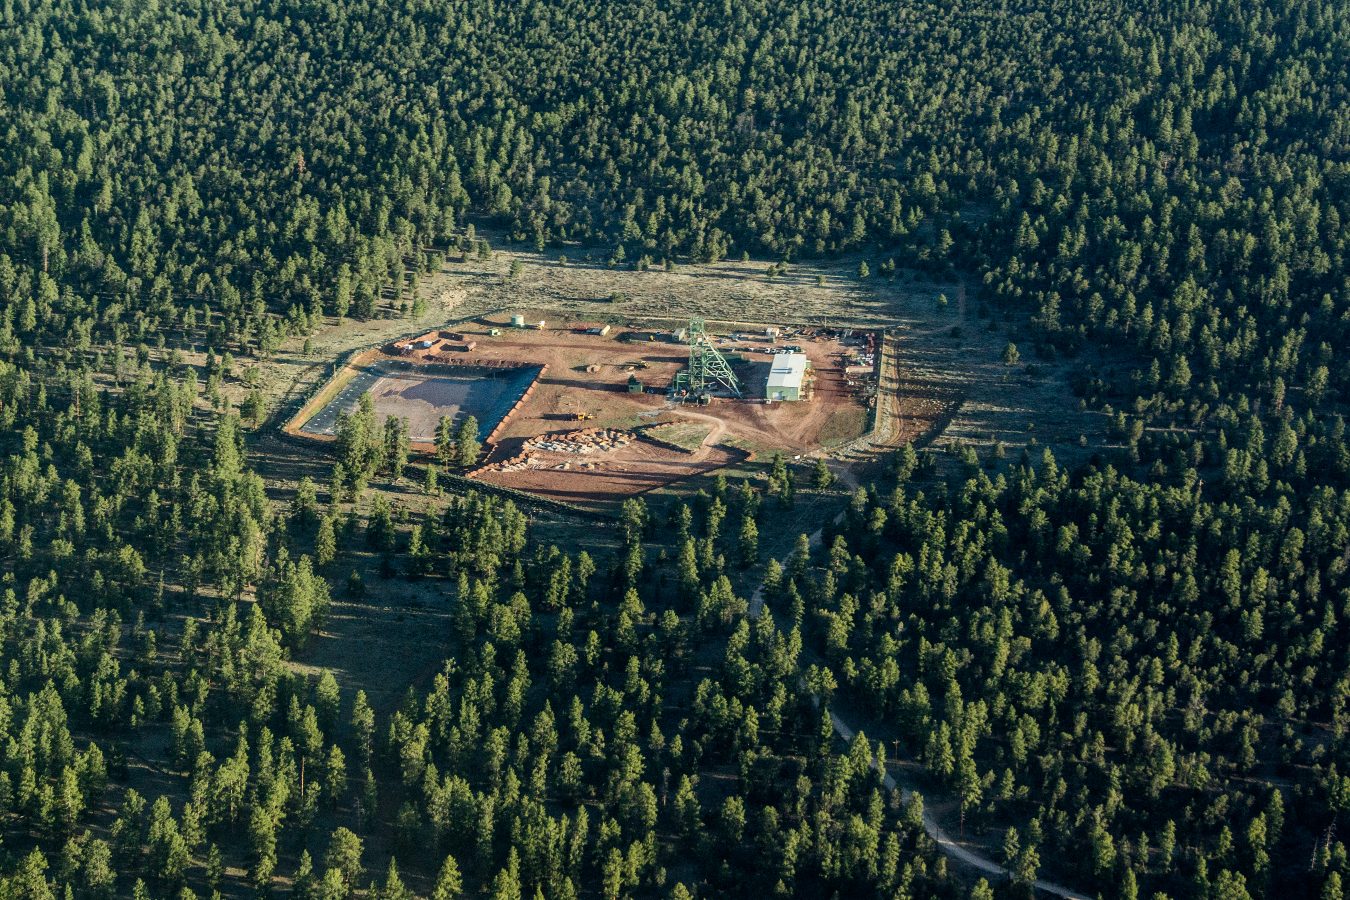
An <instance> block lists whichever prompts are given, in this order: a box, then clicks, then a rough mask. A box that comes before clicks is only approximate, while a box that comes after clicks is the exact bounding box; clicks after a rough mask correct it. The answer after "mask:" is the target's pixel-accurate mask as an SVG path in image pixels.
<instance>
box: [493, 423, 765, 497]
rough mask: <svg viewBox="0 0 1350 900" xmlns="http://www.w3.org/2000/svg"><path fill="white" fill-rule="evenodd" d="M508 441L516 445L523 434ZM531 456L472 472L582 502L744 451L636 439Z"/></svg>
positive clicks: (664, 481) (673, 477)
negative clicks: (590, 450) (606, 448)
mask: <svg viewBox="0 0 1350 900" xmlns="http://www.w3.org/2000/svg"><path fill="white" fill-rule="evenodd" d="M510 443H512V444H515V445H516V446H519V444H520V443H523V440H521V439H515V440H513V441H511V442H510ZM532 456H533V458H534V459H535V460H536V465H535V466H534V467H531V468H525V469H517V470H515V471H510V472H503V471H499V470H490V469H489V470H482V471H479V472H476V473H474V475H473V477H474V478H478V479H481V480H483V481H486V482H489V483H491V484H499V485H502V486H503V487H509V488H515V489H516V490H519V491H528V492H530V493H531V494H538V495H539V496H541V497H549V498H552V499H554V500H562V501H564V502H567V503H576V504H580V505H583V506H584V505H590V504H593V503H597V502H603V501H605V500H609V499H613V498H616V497H628V496H632V495H634V494H640V493H644V492H646V491H650V490H654V489H656V488H659V487H664V486H665V485H668V484H671V483H672V482H676V481H680V480H681V479H684V478H689V477H691V476H693V475H699V474H701V473H704V472H711V471H713V470H715V469H720V468H722V467H723V466H728V465H731V464H732V463H734V462H737V461H738V460H741V459H743V458H744V457H745V454H744V453H743V452H740V451H737V450H735V449H733V448H730V447H705V448H704V449H703V451H702V452H700V453H698V454H689V453H681V452H679V451H676V450H669V449H667V448H664V447H658V446H657V445H655V444H652V443H650V442H648V441H644V440H640V439H639V440H636V441H633V442H632V443H631V444H629V445H628V446H626V447H623V448H621V449H619V450H614V451H612V452H609V453H597V454H594V455H586V456H582V455H578V454H573V453H538V452H536V453H532ZM564 466H565V467H566V468H563V467H564Z"/></svg>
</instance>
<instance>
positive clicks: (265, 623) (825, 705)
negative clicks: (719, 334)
mask: <svg viewBox="0 0 1350 900" xmlns="http://www.w3.org/2000/svg"><path fill="white" fill-rule="evenodd" d="M0 148H2V149H0V897H3V898H15V900H19V898H22V900H43V898H96V897H113V896H117V897H122V896H129V897H137V898H142V897H145V898H161V897H163V898H190V897H201V898H206V897H212V896H221V897H248V896H260V897H261V896H276V897H296V898H304V900H319V898H324V900H339V898H346V897H366V898H381V900H405V898H412V897H424V898H435V900H446V898H452V897H458V896H465V897H470V896H490V897H493V898H501V900H512V898H526V897H548V898H555V897H560V898H565V897H605V898H618V897H627V896H640V897H679V898H685V897H715V896H746V897H763V896H768V895H773V896H791V895H801V896H811V897H815V896H819V897H914V898H929V897H933V898H958V897H960V898H965V897H972V898H974V897H979V898H992V897H1026V896H1029V895H1030V894H1031V885H1032V884H1033V883H1034V882H1035V881H1036V880H1037V879H1038V878H1046V879H1050V880H1053V881H1055V882H1057V883H1060V884H1064V885H1067V886H1069V887H1071V888H1073V889H1074V890H1075V891H1078V892H1080V893H1082V894H1084V895H1086V896H1102V897H1125V898H1134V897H1155V898H1163V897H1165V898H1223V900H1240V898H1247V897H1251V898H1257V897H1296V896H1308V897H1322V898H1327V900H1338V898H1341V897H1342V896H1343V895H1344V891H1345V890H1346V889H1347V888H1346V885H1345V882H1346V879H1347V878H1350V854H1348V853H1347V850H1346V845H1345V842H1344V840H1345V836H1344V833H1343V832H1342V831H1341V830H1340V829H1341V828H1342V827H1346V826H1347V824H1350V822H1347V820H1343V819H1341V814H1342V813H1345V812H1350V744H1347V740H1346V729H1347V727H1348V726H1350V706H1348V704H1350V436H1347V434H1346V424H1345V418H1344V417H1345V414H1346V412H1347V405H1348V404H1350V352H1348V351H1347V348H1350V267H1347V251H1348V250H1350V247H1348V246H1347V245H1348V242H1350V237H1348V235H1350V231H1348V230H1347V228H1346V221H1347V220H1350V6H1347V5H1346V4H1345V3H1343V2H1335V0H1301V2H1294V0H1258V2H1255V3H1239V2H1236V0H1136V2H1129V3H1125V4H1119V3H1106V2H1102V0H1032V2H1029V3H1025V4H1003V3H998V2H995V0H969V2H963V3H958V4H954V5H953V4H946V3H936V2H930V0H895V2H882V0H851V2H842V0H815V2H810V3H796V2H790V0H724V2H720V3H699V2H690V0H671V2H666V3H656V2H653V0H615V2H605V3H593V2H592V3H583V2H577V0H527V2H518V3H516V2H503V0H403V2H399V0H362V2H357V0H305V2H299V0H241V2H236V3H221V2H216V0H145V2H118V3H96V2H80V0H0ZM477 229H482V230H483V233H487V231H488V230H491V233H492V234H494V235H501V236H502V238H501V239H502V240H503V241H505V242H509V243H511V244H512V245H519V246H523V247H527V248H532V249H539V250H544V251H547V252H549V253H553V254H557V253H571V254H573V255H574V256H576V255H580V254H581V253H583V252H584V253H587V254H588V255H594V257H595V258H596V259H597V260H604V261H607V262H608V264H610V265H612V266H615V267H617V268H622V267H632V266H634V265H636V264H645V263H646V262H653V263H656V262H661V261H666V260H669V261H671V263H672V264H682V263H685V262H688V261H710V260H718V259H724V258H727V257H740V256H741V255H742V254H748V255H750V256H752V257H755V258H761V259H772V260H775V261H777V260H788V261H792V262H796V261H801V260H809V259H813V258H837V257H838V256H839V255H841V254H845V255H848V258H849V259H854V258H857V259H859V260H861V261H862V265H860V266H859V267H858V270H859V274H860V276H862V275H866V276H867V277H870V278H886V277H899V276H898V275H897V269H898V270H900V271H909V272H914V271H919V272H924V273H930V274H935V275H942V276H944V277H952V278H956V277H959V278H962V279H964V280H965V281H966V282H967V283H968V284H969V285H970V286H971V294H972V297H973V298H977V299H976V300H975V302H977V303H978V304H979V305H980V307H981V309H982V310H984V311H985V313H986V314H987V316H988V317H989V318H990V319H991V321H992V320H997V321H1002V322H1011V323H1016V325H1017V327H1018V328H1020V329H1021V333H1022V334H1024V335H1026V336H1027V340H1025V341H1023V344H1022V346H1021V347H1020V354H1021V358H1022V361H1023V362H1024V363H1028V364H1033V365H1034V364H1035V362H1036V360H1038V359H1041V360H1043V359H1050V358H1053V359H1057V360H1062V359H1068V360H1070V362H1071V364H1072V365H1073V366H1074V371H1075V378H1074V382H1073V387H1074V391H1075V393H1076V394H1077V397H1076V402H1078V403H1080V404H1081V406H1082V408H1083V409H1086V410H1092V411H1097V412H1100V413H1101V414H1102V415H1103V416H1104V417H1105V419H1106V420H1107V421H1108V422H1109V423H1110V429H1111V432H1112V435H1113V437H1114V439H1115V440H1116V441H1117V443H1118V447H1119V449H1118V450H1117V451H1112V452H1103V453H1099V454H1097V455H1094V456H1092V457H1091V458H1090V459H1087V460H1086V461H1084V462H1082V463H1074V464H1073V465H1069V464H1068V463H1066V462H1064V461H1062V459H1063V456H1064V454H1060V456H1059V458H1057V455H1056V452H1055V450H1056V448H1054V447H1048V446H1036V445H1029V446H1028V447H1026V448H1014V449H1013V450H1012V451H1011V452H1008V453H1006V454H1004V453H998V454H987V453H983V452H977V451H976V450H975V449H974V448H970V447H966V448H958V449H957V450H955V451H954V452H952V453H943V454H936V453H934V452H932V451H915V450H913V449H911V448H905V449H904V450H902V451H900V452H898V453H896V454H895V455H894V456H893V458H888V459H886V460H884V461H882V462H880V463H878V464H877V465H876V466H875V469H876V470H875V471H869V472H867V473H865V477H864V478H863V480H862V486H861V487H858V488H857V490H856V492H852V493H851V495H850V496H848V497H847V498H846V499H845V500H844V506H845V507H846V511H845V513H844V515H843V517H842V518H841V519H839V520H838V521H836V522H834V523H831V524H827V525H826V526H825V533H824V540H823V542H822V544H821V546H820V547H818V548H816V547H812V546H811V545H810V544H809V543H808V542H807V541H806V540H805V539H804V538H803V540H802V541H800V542H799V544H798V548H797V549H796V550H795V551H794V552H792V553H791V554H790V555H788V556H787V557H786V558H784V559H782V560H781V561H779V560H768V559H764V558H761V557H762V555H763V554H761V553H760V549H759V544H760V541H761V538H767V537H768V536H769V535H770V532H771V529H772V528H773V527H774V521H775V520H776V518H777V515H776V513H777V511H779V510H782V509H783V508H785V507H787V506H788V505H790V504H792V503H794V502H796V500H795V499H794V494H795V493H797V492H799V491H810V490H816V489H817V488H821V487H824V486H825V484H826V483H827V482H828V481H829V480H830V477H829V471H828V470H823V471H822V472H818V473H813V472H812V470H811V469H810V467H809V466H808V467H801V468H799V467H787V466H785V465H783V464H782V463H781V461H780V462H779V463H778V464H776V465H775V466H774V467H773V470H772V471H771V472H770V473H769V477H768V478H767V479H763V480H761V481H759V482H757V483H753V484H752V483H750V482H745V483H737V482H735V481H733V482H731V483H728V482H727V480H726V479H718V480H716V481H714V482H712V483H710V484H709V485H708V487H707V488H706V489H704V490H702V491H701V492H699V493H698V494H696V495H694V496H692V497H690V498H688V500H687V501H685V500H672V499H666V500H660V499H657V498H653V499H652V500H651V502H647V501H642V500H635V501H631V502H629V503H627V504H626V505H625V507H624V509H623V513H622V516H621V517H620V518H619V519H618V520H617V521H616V522H614V523H610V524H596V523H593V522H586V523H583V524H579V525H576V526H575V528H574V537H575V539H574V540H572V541H559V540H557V539H556V534H555V535H554V536H553V537H551V538H548V539H545V538H542V537H540V536H538V535H536V533H535V532H536V526H535V524H534V523H533V521H532V519H531V516H530V514H529V513H528V512H527V510H525V509H523V508H522V507H520V506H518V505H517V504H516V503H515V502H513V501H511V500H507V499H501V498H499V497H494V496H488V495H484V494H478V493H472V492H467V491H463V490H461V489H460V488H459V487H457V486H456V487H451V488H450V489H449V490H441V489H439V488H433V487H430V486H428V487H427V496H428V498H430V499H429V500H428V501H427V505H426V510H427V511H426V512H425V514H422V515H418V516H412V517H409V516H407V515H404V514H395V513H393V512H391V506H390V504H389V502H388V501H387V499H386V497H385V493H386V491H387V489H388V488H389V486H390V485H391V484H393V483H394V482H396V481H398V482H401V483H424V479H425V478H426V476H425V474H424V473H425V471H426V470H431V471H436V470H445V469H447V468H453V464H454V461H455V457H456V453H459V454H460V455H461V456H462V455H464V446H465V445H466V444H465V442H467V441H470V440H472V438H471V437H465V438H463V439H455V440H451V439H450V438H449V437H447V439H446V452H445V453H444V454H442V457H443V458H440V459H433V460H417V461H409V460H408V458H407V447H406V435H403V436H400V434H399V432H398V429H397V428H396V427H394V426H393V425H389V426H386V425H384V424H381V423H378V422H375V421H374V420H373V419H370V417H369V416H368V415H365V414H362V415H358V416H356V417H353V420H352V421H349V422H346V423H344V433H343V436H342V440H341V441H340V447H339V448H338V453H337V458H336V459H335V460H333V461H329V462H328V463H326V465H327V466H328V467H329V468H330V469H331V470H332V471H333V476H332V478H331V479H330V480H329V481H328V482H327V483H317V484H316V483H314V482H308V481H307V482H305V483H303V484H302V485H301V489H300V490H299V491H296V492H293V495H290V496H286V497H284V498H280V499H279V498H278V496H277V495H276V492H275V491H271V490H269V485H268V482H267V480H266V479H265V478H264V473H262V472H260V471H259V469H258V465H257V460H256V459H255V458H254V455H253V454H252V453H251V452H250V447H251V444H250V442H251V441H252V440H253V437H252V435H254V434H256V433H257V432H255V431H254V428H255V427H256V426H258V425H259V423H260V422H262V421H263V420H265V418H266V416H265V413H266V410H263V409H261V408H260V407H259V404H260V402H261V401H260V400H259V399H258V398H257V397H250V399H249V401H248V402H245V403H243V404H240V406H239V408H232V406H231V404H230V403H228V402H226V401H225V400H224V399H223V398H222V396H221V393H220V390H219V389H220V386H221V385H222V384H223V383H225V382H227V381H231V380H237V379H238V378H239V377H240V371H241V368H242V366H241V365H240V361H241V360H254V359H260V358H266V357H267V356H269V355H270V354H273V353H275V352H276V351H277V349H278V347H279V346H280V345H281V344H282V343H283V342H284V341H287V340H297V341H298V340H303V339H304V338H305V337H306V336H308V335H310V334H311V333H313V332H315V331H316V329H319V328H321V327H329V326H332V325H333V324H334V323H339V322H342V321H345V320H350V319H359V320H367V319H372V318H376V317H397V316H400V315H404V314H408V313H410V312H411V310H412V309H413V308H414V307H415V306H416V305H417V304H418V303H419V302H420V299H419V294H418V287H417V285H418V283H419V278H420V276H421V275H423V274H425V273H428V272H430V271H432V270H434V269H436V268H437V267H439V266H440V265H442V264H443V261H444V260H445V259H446V258H447V257H448V256H452V255H453V256H456V257H457V255H459V254H469V253H471V252H472V251H474V250H476V251H477V252H478V253H483V254H487V253H490V252H492V251H491V248H490V247H489V246H488V244H487V243H486V242H485V241H483V240H482V238H480V237H476V236H475V235H476V234H478V233H479V232H478V231H477ZM1010 349H1012V348H1010ZM1106 352H1109V353H1110V354H1112V358H1113V359H1120V358H1124V359H1126V360H1128V362H1126V363H1121V364H1113V365H1112V366H1111V367H1109V368H1103V367H1102V366H1100V365H1098V364H1097V363H1095V362H1093V360H1100V359H1101V358H1102V354H1103V353H1106ZM1015 356H1016V351H1014V357H1015ZM456 444H458V445H459V446H458V449H457V448H456V446H455V445H456ZM476 449H477V447H476V444H475V445H474V446H473V450H474V451H476ZM472 456H473V454H472V453H469V454H468V457H469V458H471V457H472ZM832 489H833V490H836V491H838V490H839V486H838V485H835V486H834V487H833V488H832ZM597 534H603V537H604V540H597V542H596V544H595V546H590V545H588V544H587V543H586V538H587V536H594V535H597ZM791 537H795V536H790V537H789V544H790V540H791ZM559 544H561V546H559ZM372 555H373V556H376V557H378V558H379V560H380V567H381V569H382V576H383V578H382V579H375V580H369V579H367V580H363V579H362V578H361V577H360V576H359V575H356V574H352V575H349V574H348V573H354V570H355V568H356V563H355V562H354V560H356V559H357V558H358V557H360V558H367V557H370V556H372ZM761 572H762V573H763V579H762V580H763V582H764V591H763V599H764V600H765V601H766V610H767V612H766V613H765V614H763V615H753V614H752V610H751V604H750V602H749V598H750V594H751V592H752V591H753V589H754V587H755V586H756V583H757V582H758V581H759V580H760V579H759V575H760V573H761ZM747 573H750V575H747ZM752 576H753V577H752ZM393 579H420V580H424V581H427V582H431V583H435V584H438V585H440V587H441V590H442V593H443V594H444V596H445V598H446V599H445V606H446V610H447V612H448V616H449V619H448V621H449V622H450V623H451V624H450V625H449V626H448V627H447V628H446V629H445V632H444V633H442V634H435V635H429V636H428V640H434V641H438V642H441V643H442V644H443V646H444V648H445V652H444V663H443V665H441V666H439V667H438V668H437V670H436V671H435V672H432V673H428V675H427V677H425V678H421V679H419V680H417V681H416V682H415V683H414V684H411V685H409V686H407V689H406V691H402V690H401V691H399V696H400V697H401V699H400V700H399V701H398V702H395V703H392V704H387V705H385V706H383V707H382V708H377V707H376V705H374V704H372V702H371V701H370V699H369V697H368V696H367V695H366V693H364V692H363V691H362V690H361V689H359V688H358V687H356V686H354V685H350V684H344V683H342V682H341V681H340V680H339V679H338V678H336V677H334V675H333V674H332V673H331V672H327V671H322V672H315V671H314V670H312V668H307V667H306V666H304V665H301V664H298V663H304V661H305V659H306V652H307V647H308V645H309V644H310V643H311V642H312V640H313V638H314V635H315V633H316V632H317V631H318V630H320V629H321V628H322V627H323V625H324V622H325V617H326V615H327V613H328V611H329V608H330V606H331V604H332V603H333V600H334V598H335V597H337V596H339V595H341V596H357V595H364V596H366V597H371V598H378V596H379V594H380V591H381V584H382V581H383V580H393ZM747 579H750V580H747ZM832 710H845V711H847V712H848V713H849V716H850V721H853V722H855V723H861V724H862V725H863V726H864V728H863V731H862V733H860V734H859V735H858V736H857V737H855V738H854V739H853V740H852V741H848V742H845V741H841V740H839V739H838V736H837V735H836V734H835V732H834V730H833V728H832V726H831V720H830V713H831V711H832ZM897 759H898V760H900V761H901V762H902V764H903V768H904V769H905V771H906V772H907V773H908V775H907V776H906V777H907V778H908V779H909V780H908V782H907V783H913V784H916V785H917V786H919V787H920V788H921V793H922V794H923V796H922V797H918V796H916V797H914V798H912V799H909V800H908V801H907V802H902V800H901V796H900V792H899V791H898V790H894V789H892V788H890V787H888V785H887V784H886V782H885V781H884V780H883V777H882V774H881V773H880V772H879V771H878V764H880V765H881V766H882V767H883V768H884V767H885V764H886V762H887V760H892V761H894V760H897ZM925 803H927V804H929V805H930V806H931V807H932V808H933V809H939V808H941V809H942V810H944V812H943V815H944V817H945V818H944V821H947V820H950V821H953V822H958V823H959V826H958V827H959V828H960V829H961V830H962V831H965V830H967V829H968V830H970V831H971V832H972V833H974V832H977V831H984V832H988V831H990V830H991V829H996V830H997V831H998V832H999V833H1001V834H1002V835H1003V837H1002V839H1001V841H1000V842H999V849H998V851H997V852H995V853H994V854H993V855H994V857H995V860H994V861H995V862H997V863H998V864H1000V865H1002V866H1005V867H1006V869H1007V870H1008V872H1007V874H1006V875H1005V876H1001V877H1000V876H992V875H989V874H987V873H984V874H983V877H982V876H981V873H979V872H973V871H968V870H967V869H965V868H963V867H962V866H961V865H960V864H959V863H958V862H957V861H954V860H952V859H950V858H948V857H947V856H946V855H944V853H943V852H942V850H941V848H939V847H938V846H937V844H936V843H935V842H934V841H933V840H932V839H931V837H930V836H929V835H927V834H926V833H925V829H924V809H925Z"/></svg>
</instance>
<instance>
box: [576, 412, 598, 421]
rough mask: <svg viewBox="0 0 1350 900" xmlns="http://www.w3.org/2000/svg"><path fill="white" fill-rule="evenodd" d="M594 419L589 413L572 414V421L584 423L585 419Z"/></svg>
mask: <svg viewBox="0 0 1350 900" xmlns="http://www.w3.org/2000/svg"><path fill="white" fill-rule="evenodd" d="M593 418H595V417H594V416H592V415H591V414H590V413H572V421H574V422H585V421H586V420H587V419H593Z"/></svg>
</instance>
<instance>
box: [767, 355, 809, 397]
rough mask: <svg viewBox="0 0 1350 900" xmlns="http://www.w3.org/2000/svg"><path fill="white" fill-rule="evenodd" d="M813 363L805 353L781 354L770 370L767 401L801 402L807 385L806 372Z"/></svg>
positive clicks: (774, 359)
mask: <svg viewBox="0 0 1350 900" xmlns="http://www.w3.org/2000/svg"><path fill="white" fill-rule="evenodd" d="M810 366H811V363H810V362H809V361H808V360H807V358H806V354H805V353H779V354H777V355H775V356H774V358H773V364H772V368H770V369H769V382H768V384H767V385H766V386H765V388H764V399H766V400H800V399H802V393H803V391H804V388H805V384H806V372H807V369H809V368H810Z"/></svg>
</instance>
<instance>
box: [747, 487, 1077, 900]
mask: <svg viewBox="0 0 1350 900" xmlns="http://www.w3.org/2000/svg"><path fill="white" fill-rule="evenodd" d="M845 471H847V470H845ZM843 517H844V512H842V511H841V512H840V513H839V515H838V516H836V517H835V520H834V521H835V522H836V523H837V522H839V521H840V520H841V519H842V518H843ZM823 533H824V529H823V528H817V529H816V530H815V531H814V532H813V533H812V534H811V535H810V537H809V538H808V540H809V541H810V544H811V549H813V550H814V549H816V548H817V547H819V546H820V543H821V536H822V534H823ZM782 562H783V565H784V567H786V566H787V564H788V560H786V559H784V560H783V561H782ZM749 606H750V618H752V619H758V618H759V617H760V616H761V615H763V614H764V610H765V603H764V585H763V584H761V585H759V586H758V587H756V588H755V592H754V593H753V594H752V595H751V597H750V605H749ZM808 652H809V651H808ZM813 699H815V700H816V702H817V703H819V698H818V697H817V698H813ZM830 724H832V725H833V726H834V733H835V734H837V735H839V737H840V739H841V740H843V741H844V742H845V743H847V742H849V741H852V740H853V736H854V735H855V734H856V733H857V731H856V730H855V729H854V728H853V727H852V726H851V725H849V724H848V723H847V722H845V721H844V720H843V719H841V718H839V716H838V714H837V713H835V712H834V710H830ZM873 764H874V765H876V764H877V763H876V760H875V758H874V759H873ZM880 771H881V775H882V782H883V783H884V784H885V785H886V787H887V788H889V789H890V790H896V789H898V790H899V791H900V798H901V800H902V801H903V802H905V803H908V802H909V801H910V800H911V799H912V798H913V796H914V790H913V788H911V787H910V786H909V785H905V784H901V783H899V782H897V781H896V779H895V776H894V775H892V774H891V773H890V772H889V771H887V770H886V769H885V768H884V767H882V768H881V769H880ZM923 830H924V831H925V832H926V833H927V834H928V836H929V837H930V838H932V839H933V842H934V843H936V844H937V845H938V849H940V850H941V851H942V852H943V853H945V854H946V855H947V856H948V857H950V858H951V859H953V860H955V861H956V862H958V863H960V864H961V865H964V866H966V867H968V868H971V869H974V870H976V871H978V872H981V873H983V874H985V875H992V876H994V877H995V878H1000V879H1002V878H1011V877H1012V874H1011V873H1010V872H1009V871H1008V870H1007V869H1005V868H1004V867H1003V866H1001V865H999V864H998V863H997V862H995V861H994V860H992V859H990V858H989V857H987V856H984V855H983V854H980V853H977V852H975V851H973V850H971V849H969V848H967V847H965V846H963V845H962V844H960V843H958V842H957V841H956V840H955V839H954V838H952V836H951V835H949V834H948V833H947V831H946V829H944V828H943V827H942V826H941V825H939V824H938V822H937V819H935V818H934V817H933V814H932V813H931V812H929V810H928V809H926V808H925V809H924V811H923ZM1033 887H1034V888H1035V889H1036V890H1037V891H1039V892H1041V893H1045V894H1050V895H1052V896H1055V897H1061V898H1063V900H1090V898H1089V897H1088V896H1087V895H1086V894H1080V893H1078V892H1077V891H1074V890H1072V889H1070V888H1067V887H1064V886H1063V885H1060V884H1055V883H1054V882H1053V881H1046V880H1044V879H1037V881H1036V882H1035V883H1034V884H1033Z"/></svg>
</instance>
